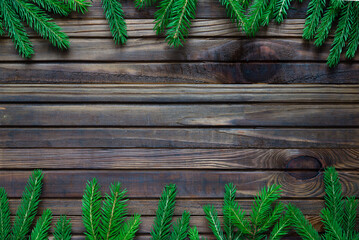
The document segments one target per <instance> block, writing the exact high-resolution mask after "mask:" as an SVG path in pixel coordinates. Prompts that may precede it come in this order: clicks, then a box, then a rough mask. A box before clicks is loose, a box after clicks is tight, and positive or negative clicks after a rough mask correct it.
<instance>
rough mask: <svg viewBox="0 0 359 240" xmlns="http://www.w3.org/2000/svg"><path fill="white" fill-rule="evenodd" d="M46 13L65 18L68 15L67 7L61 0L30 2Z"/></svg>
mask: <svg viewBox="0 0 359 240" xmlns="http://www.w3.org/2000/svg"><path fill="white" fill-rule="evenodd" d="M31 1H32V2H34V3H36V4H37V5H39V6H40V7H41V8H43V9H45V10H46V11H49V12H53V13H56V14H59V15H63V16H67V15H68V14H69V13H70V9H69V7H68V5H66V3H65V2H64V1H61V0H31Z"/></svg>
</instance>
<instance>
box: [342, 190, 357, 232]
mask: <svg viewBox="0 0 359 240" xmlns="http://www.w3.org/2000/svg"><path fill="white" fill-rule="evenodd" d="M344 206H345V208H344V216H343V230H344V234H345V235H346V236H348V237H349V236H353V235H354V232H355V225H356V218H357V216H356V215H357V214H356V213H357V209H358V200H356V199H355V197H348V198H347V199H346V201H345V205H344Z"/></svg>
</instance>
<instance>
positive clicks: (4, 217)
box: [0, 188, 11, 239]
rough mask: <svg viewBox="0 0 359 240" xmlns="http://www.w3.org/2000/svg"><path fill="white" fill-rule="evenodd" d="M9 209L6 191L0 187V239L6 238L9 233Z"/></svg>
mask: <svg viewBox="0 0 359 240" xmlns="http://www.w3.org/2000/svg"><path fill="white" fill-rule="evenodd" d="M10 228H11V226H10V209H9V202H8V197H7V193H6V191H5V189H4V188H0V239H8V236H9V234H10Z"/></svg>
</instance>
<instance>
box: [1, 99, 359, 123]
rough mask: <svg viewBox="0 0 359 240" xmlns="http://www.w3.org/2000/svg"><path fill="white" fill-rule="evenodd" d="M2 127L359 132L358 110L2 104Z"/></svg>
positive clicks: (296, 106) (337, 107)
mask: <svg viewBox="0 0 359 240" xmlns="http://www.w3.org/2000/svg"><path fill="white" fill-rule="evenodd" d="M0 126H2V127H5V126H7V127H16V126H32V127H40V126H43V127H46V126H71V127H86V126H97V127H101V126H111V127H127V126H130V127H199V126H203V127H230V126H238V127H240V126H242V127H243V126H244V127H328V126H329V127H358V126H359V104H345V105H343V104H338V105H333V104H321V105H311V104H305V105H299V104H289V105H288V104H245V105H244V104H232V105H228V104H218V105H213V104H211V105H210V104H187V105H179V104H171V105H155V104H146V105H140V104H126V105H124V104H121V105H119V104H116V105H115V104H88V105H85V104H51V105H48V104H45V105H39V104H16V105H15V104H0Z"/></svg>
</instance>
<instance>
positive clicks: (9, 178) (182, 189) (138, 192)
mask: <svg viewBox="0 0 359 240" xmlns="http://www.w3.org/2000/svg"><path fill="white" fill-rule="evenodd" d="M30 173H31V172H30V171H1V172H0V182H1V183H2V185H3V187H4V188H5V189H6V190H7V191H8V195H9V197H12V198H15V197H20V196H21V193H22V191H23V188H24V186H25V183H26V180H27V178H28V176H29V175H30ZM44 175H45V177H44V188H43V194H42V197H44V198H62V199H64V198H81V197H82V194H83V189H84V187H85V184H86V182H87V180H90V179H92V178H94V177H96V178H97V179H98V181H99V184H100V185H101V186H103V188H102V189H103V191H106V192H107V191H108V186H109V185H110V184H111V183H113V182H115V181H119V182H121V183H122V184H123V186H124V187H125V188H127V189H128V196H129V197H130V198H146V199H148V198H156V199H157V198H158V197H159V196H160V194H161V192H162V189H163V187H164V186H165V185H166V184H169V183H174V184H176V185H177V190H178V194H177V196H178V198H191V199H192V198H223V187H224V185H225V184H226V183H228V182H233V183H234V184H235V185H237V186H238V190H237V196H238V197H239V198H243V197H253V196H254V195H256V194H257V193H258V191H259V190H260V189H261V188H263V187H264V186H267V185H270V184H280V185H281V186H282V190H283V194H282V196H283V197H286V198H301V199H307V198H320V197H323V179H322V172H319V171H318V170H316V171H308V170H306V171H290V172H283V171H208V170H187V171H180V170H165V171H159V170H157V171H143V170H142V171H141V170H123V171H119V170H112V171H109V170H105V171H104V170H97V171H93V170H86V171H85V170H83V171H78V170H73V171H44ZM339 177H340V179H341V182H342V185H343V192H344V194H345V195H354V196H356V197H358V196H359V195H358V194H359V191H358V189H359V174H358V172H353V171H345V172H340V173H339Z"/></svg>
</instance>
